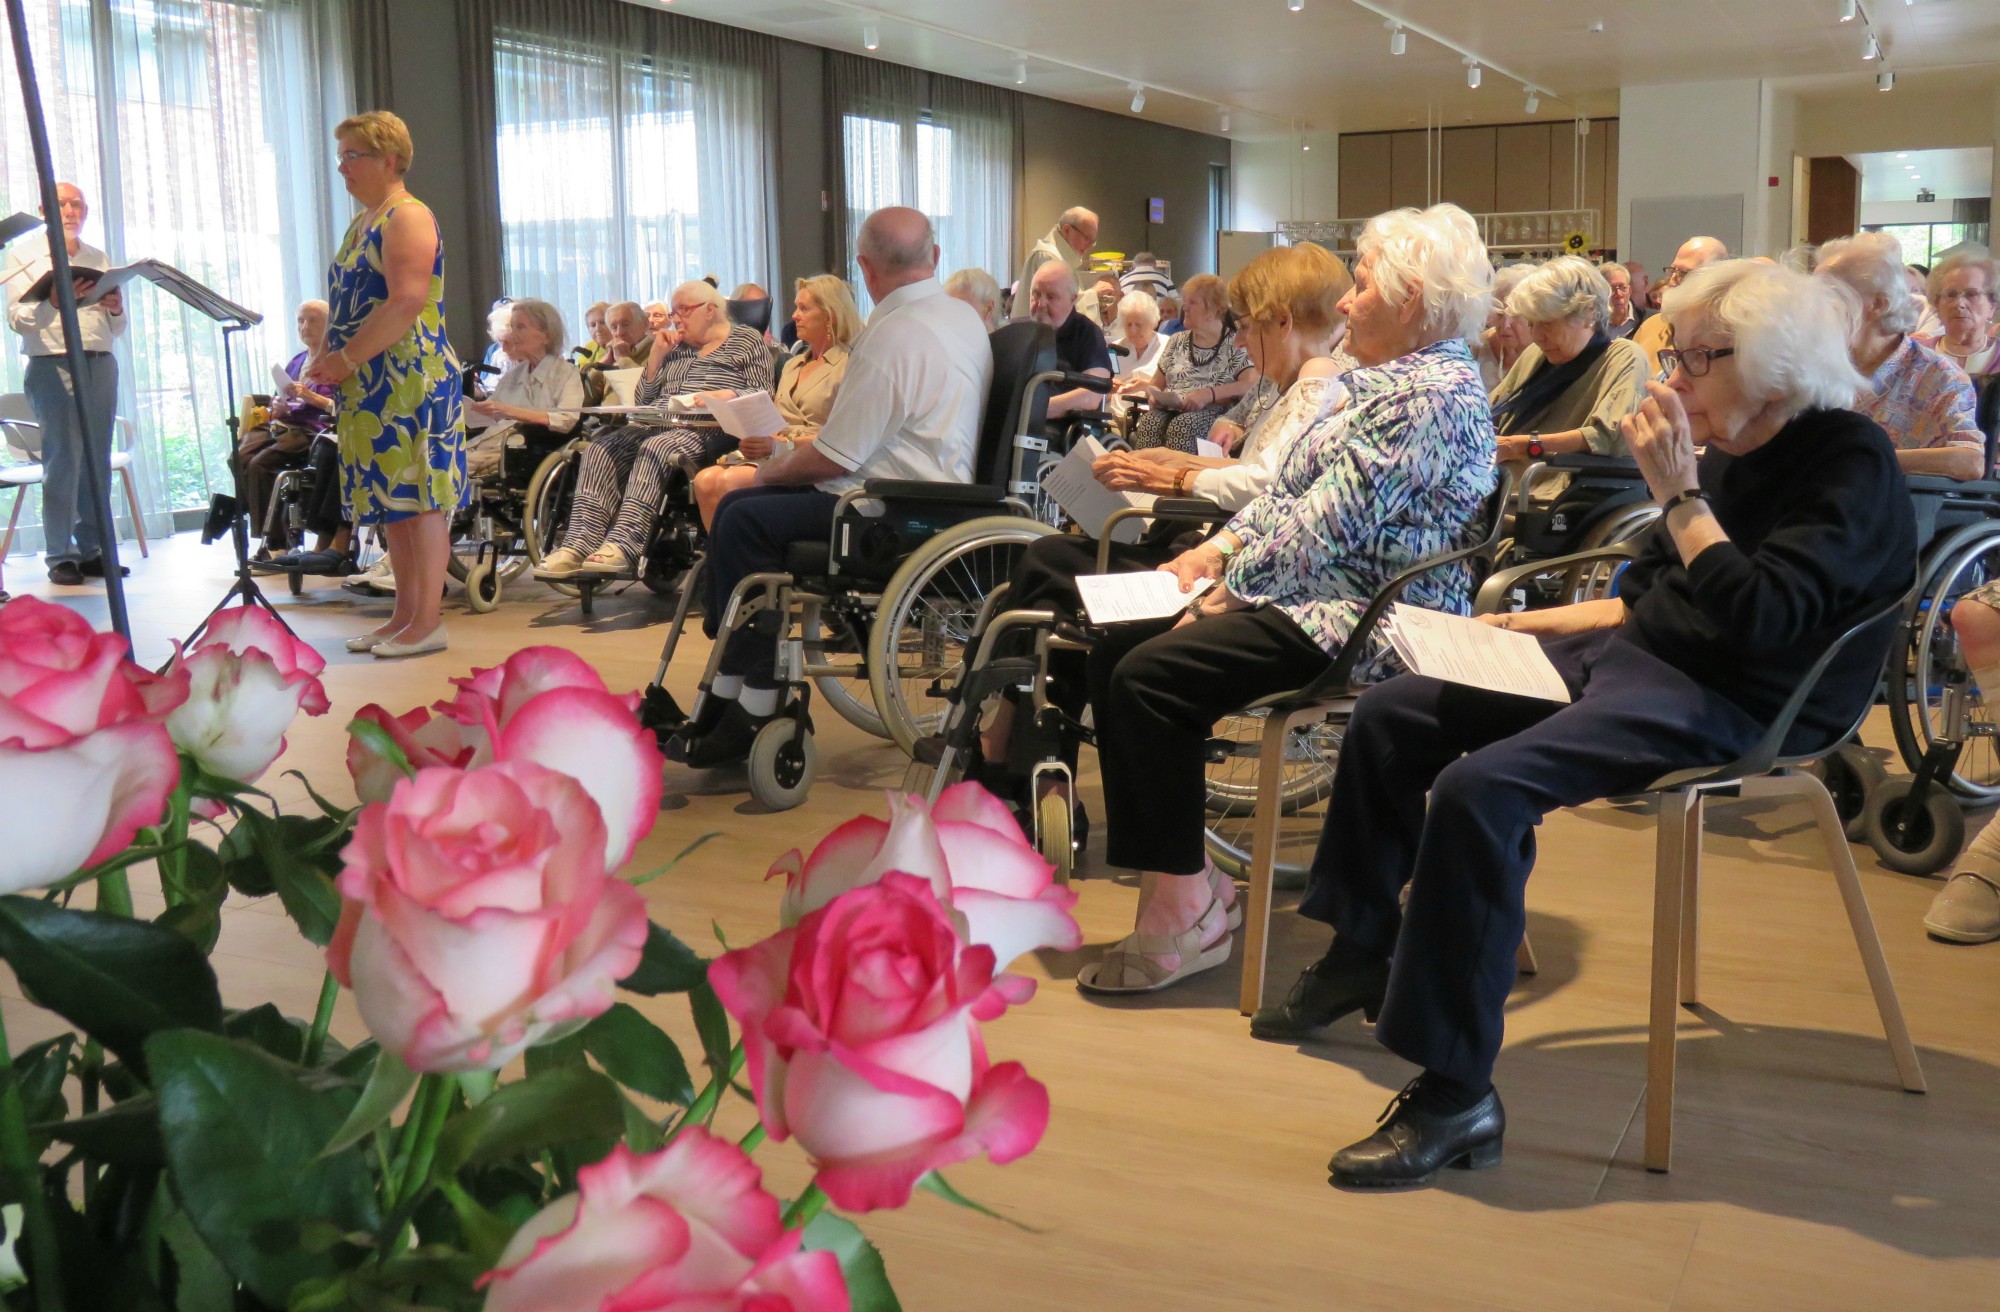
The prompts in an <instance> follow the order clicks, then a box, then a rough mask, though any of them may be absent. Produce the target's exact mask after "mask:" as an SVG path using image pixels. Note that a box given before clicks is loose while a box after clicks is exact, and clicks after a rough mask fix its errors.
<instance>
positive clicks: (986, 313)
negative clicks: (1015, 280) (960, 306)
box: [944, 269, 1007, 333]
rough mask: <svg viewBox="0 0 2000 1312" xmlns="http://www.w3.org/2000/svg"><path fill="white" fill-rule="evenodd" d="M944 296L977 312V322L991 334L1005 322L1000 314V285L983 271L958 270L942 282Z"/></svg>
mask: <svg viewBox="0 0 2000 1312" xmlns="http://www.w3.org/2000/svg"><path fill="white" fill-rule="evenodd" d="M944 294H945V295H946V296H951V297H956V298H957V299H958V300H961V301H964V302H965V303H966V304H967V305H970V306H971V307H972V308H973V309H975V310H977V311H979V322H981V323H983V324H985V325H986V331H987V332H989V333H990V332H993V331H994V330H996V329H997V328H999V327H1000V325H1001V324H1003V323H1005V322H1007V320H1006V317H1005V316H1004V315H1002V314H1001V313H1000V283H999V281H998V280H996V279H995V278H994V277H993V275H992V274H990V273H988V272H986V270H984V269H960V270H958V271H957V272H956V273H954V274H952V275H951V277H949V278H946V279H945V280H944Z"/></svg>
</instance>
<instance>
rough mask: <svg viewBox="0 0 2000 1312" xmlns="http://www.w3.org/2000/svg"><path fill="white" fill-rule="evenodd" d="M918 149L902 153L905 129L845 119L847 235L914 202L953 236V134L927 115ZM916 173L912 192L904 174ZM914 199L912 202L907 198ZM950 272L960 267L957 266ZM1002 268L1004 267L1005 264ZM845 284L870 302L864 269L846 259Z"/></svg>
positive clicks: (879, 121)
mask: <svg viewBox="0 0 2000 1312" xmlns="http://www.w3.org/2000/svg"><path fill="white" fill-rule="evenodd" d="M916 129H917V130H916V133H915V138H914V139H915V143H916V146H915V149H914V150H913V151H911V152H910V153H909V154H908V155H907V156H906V155H905V154H904V152H903V125H902V124H900V123H894V122H890V121H887V120H885V119H879V118H867V117H865V116H863V115H860V114H846V115H843V116H842V117H841V140H842V143H843V145H844V148H845V151H846V155H847V177H848V195H847V224H848V231H850V232H856V233H858V232H860V231H861V221H862V220H863V219H865V218H867V217H868V216H869V214H871V213H873V212H874V211H875V210H878V209H881V208H882V207H883V206H885V205H903V204H910V203H914V204H915V205H916V207H917V208H918V209H920V210H922V211H923V212H924V213H925V214H928V215H929V216H930V219H931V222H932V223H933V224H934V225H936V227H937V230H938V233H939V244H940V245H943V244H944V234H945V233H947V232H949V231H952V230H953V228H954V226H955V225H954V224H953V222H952V218H953V215H952V204H951V201H952V194H951V193H952V186H951V173H952V131H951V129H950V128H943V127H939V126H937V125H936V124H935V123H932V122H931V121H930V119H929V116H928V115H926V116H925V117H924V118H923V119H922V120H920V121H919V122H918V123H917V125H916ZM906 171H907V172H910V173H912V174H914V178H913V179H912V181H914V183H915V188H914V191H912V190H911V189H910V188H909V187H908V186H907V185H906V182H905V178H904V174H905V172H906ZM911 195H914V197H915V199H914V202H911V201H907V200H905V199H904V198H905V197H906V196H911ZM952 267H954V268H956V267H959V266H958V265H957V264H956V263H953V264H952ZM1001 267H1003V268H1004V267H1005V266H1004V265H1002V266H1001ZM846 277H847V281H848V282H849V283H850V284H851V285H852V286H853V287H854V289H855V293H856V295H858V296H862V297H863V298H864V299H865V297H866V289H865V288H863V287H862V284H861V266H860V265H859V264H857V263H855V261H854V258H853V256H852V254H851V253H850V255H849V257H848V265H847V273H846Z"/></svg>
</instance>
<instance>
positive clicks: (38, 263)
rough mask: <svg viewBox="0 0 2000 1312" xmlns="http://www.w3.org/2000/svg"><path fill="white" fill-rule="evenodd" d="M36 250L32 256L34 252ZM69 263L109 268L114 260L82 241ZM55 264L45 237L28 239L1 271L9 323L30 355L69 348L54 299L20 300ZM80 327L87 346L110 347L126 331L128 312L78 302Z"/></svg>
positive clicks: (76, 265) (95, 347) (85, 348)
mask: <svg viewBox="0 0 2000 1312" xmlns="http://www.w3.org/2000/svg"><path fill="white" fill-rule="evenodd" d="M31 252H32V255H31V254H30V253H31ZM69 262H70V267H72V268H78V269H99V270H102V269H108V268H110V267H111V261H110V259H108V258H107V257H106V256H105V254H104V252H103V251H101V250H98V249H97V248H96V247H95V246H89V245H85V244H83V243H78V245H77V248H76V254H74V255H72V256H70V257H69ZM54 267H55V261H54V259H52V258H51V257H50V255H49V246H48V242H47V240H46V239H44V240H43V241H42V242H41V243H40V244H39V245H37V244H36V243H34V242H29V241H24V242H22V243H21V244H20V245H19V246H16V247H15V248H14V251H13V252H11V253H9V255H8V257H7V267H6V272H5V273H0V282H4V283H5V285H6V289H7V326H8V327H9V328H12V329H13V330H14V331H15V332H17V333H19V334H21V337H22V343H21V348H22V350H23V351H25V352H26V353H27V354H28V355H30V356H37V355H61V354H63V353H64V351H65V350H66V349H67V348H66V346H65V344H64V342H63V330H62V311H61V310H60V309H58V308H57V306H56V303H55V301H54V300H53V299H50V300H46V301H33V302H29V303H26V304H22V303H21V302H20V300H19V298H20V295H21V293H22V292H25V291H27V290H28V289H29V288H30V287H32V286H34V285H35V284H36V283H37V282H38V281H40V280H41V277H42V275H43V274H45V273H47V272H48V271H49V270H50V269H52V268H54ZM76 322H77V327H78V328H79V329H81V330H82V332H83V349H84V350H86V351H108V350H110V349H111V343H112V342H113V341H114V340H116V339H117V338H119V337H121V336H123V335H124V333H125V316H124V315H122V314H113V313H111V312H110V311H109V310H107V309H105V308H104V307H103V306H102V305H79V306H77V307H76Z"/></svg>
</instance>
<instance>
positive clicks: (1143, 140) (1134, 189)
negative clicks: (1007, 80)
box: [993, 96, 1230, 283]
mask: <svg viewBox="0 0 2000 1312" xmlns="http://www.w3.org/2000/svg"><path fill="white" fill-rule="evenodd" d="M1229 144H1230V143H1229V139H1228V138H1227V137H1219V136H1210V135H1209V134H1208V133H1205V132H1189V131H1186V130H1184V129H1182V128H1171V127H1166V126H1163V125H1162V124H1158V123H1149V122H1147V121H1146V120H1144V119H1138V118H1127V117H1126V116H1125V115H1123V114H1107V113H1104V112H1103V111H1101V110H1095V109H1086V108H1084V107H1083V106H1081V105H1070V104H1065V103H1063V102H1061V101H1056V100H1043V99H1041V98H1040V97H1038V96H1028V97H1026V98H1025V104H1024V107H1023V112H1022V146H1023V152H1024V155H1025V159H1024V168H1025V172H1024V178H1023V185H1022V188H1021V199H1020V211H1019V215H1018V218H1017V222H1018V224H1019V225H1020V229H1021V230H1020V233H1019V234H1018V240H1017V241H1016V243H1015V244H1016V246H1017V247H1018V250H1017V253H1016V255H1015V259H1016V263H1017V268H1016V269H1013V270H1002V269H995V270H994V271H993V272H994V276H996V277H998V278H999V279H1000V280H1001V281H1002V282H1003V283H1005V282H1007V281H1009V280H1010V279H1011V278H1012V276H1013V274H1014V273H1015V272H1016V271H1017V270H1018V262H1019V260H1020V258H1021V257H1022V256H1025V255H1026V254H1027V252H1028V247H1029V246H1030V245H1032V244H1033V243H1034V242H1035V240H1036V239H1037V238H1039V237H1041V235H1042V234H1043V233H1045V232H1047V231H1048V230H1049V229H1050V228H1052V227H1054V226H1055V221H1056V216H1057V215H1059V214H1061V213H1062V212H1063V211H1064V210H1065V209H1067V208H1068V207H1070V206H1071V205H1084V206H1087V207H1089V208H1090V209H1093V210H1096V211H1097V217H1098V224H1099V227H1098V234H1097V244H1098V246H1100V247H1101V248H1103V249H1105V250H1114V251H1123V252H1125V253H1126V254H1127V255H1130V254H1131V253H1132V252H1134V251H1139V250H1151V251H1153V252H1154V253H1155V254H1157V255H1160V256H1163V257H1164V258H1166V259H1169V260H1172V261H1173V270H1174V277H1175V278H1176V279H1182V278H1186V277H1187V276H1188V275H1189V274H1194V273H1211V272H1213V271H1214V269H1215V229H1214V225H1213V224H1212V223H1211V222H1210V219H1209V209H1208V200H1209V197H1208V188H1209V168H1210V166H1211V165H1215V164H1225V165H1226V164H1228V163H1229ZM1154 196H1158V197H1161V198H1162V199H1164V200H1165V201H1166V203H1167V221H1166V222H1165V223H1164V224H1160V225H1149V224H1148V223H1147V222H1146V202H1147V200H1148V199H1149V198H1151V197H1154Z"/></svg>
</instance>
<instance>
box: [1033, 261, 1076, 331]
mask: <svg viewBox="0 0 2000 1312" xmlns="http://www.w3.org/2000/svg"><path fill="white" fill-rule="evenodd" d="M1074 309H1076V277H1075V275H1073V274H1072V273H1070V271H1069V266H1068V265H1066V264H1064V263H1063V262H1062V261H1061V260H1044V261H1042V267H1041V268H1039V269H1036V270H1035V276H1034V279H1033V281H1032V282H1030V284H1029V286H1028V317H1029V318H1030V319H1033V320H1034V321H1035V322H1036V323H1045V324H1047V325H1048V326H1049V327H1051V328H1060V327H1062V326H1063V322H1064V321H1065V320H1067V319H1068V318H1069V316H1070V312H1071V311H1072V310H1074Z"/></svg>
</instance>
